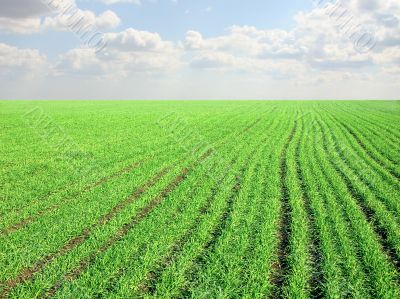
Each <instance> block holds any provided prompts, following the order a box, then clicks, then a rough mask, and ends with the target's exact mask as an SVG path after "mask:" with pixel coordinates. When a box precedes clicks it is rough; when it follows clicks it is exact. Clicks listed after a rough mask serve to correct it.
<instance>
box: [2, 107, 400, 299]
mask: <svg viewBox="0 0 400 299" xmlns="http://www.w3.org/2000/svg"><path fill="white" fill-rule="evenodd" d="M0 194H1V200H0V298H47V297H56V298H150V297H159V298H188V297H193V298H277V297H282V298H320V297H324V298H347V297H350V298H399V297H400V102H384V101H379V102H378V101H377V102H346V101H342V102H339V101H338V102H335V101H311V102H294V101H288V102H278V101H269V102H261V101H258V102H257V101H237V102H229V101H213V102H211V101H210V102H206V101H204V102H202V101H193V102H190V101H186V102H178V101H170V102H161V101H160V102H156V101H154V102H152V101H148V102H146V101H138V102H128V101H127V102H122V101H102V102H63V101H61V102H35V101H21V102H6V101H2V102H0Z"/></svg>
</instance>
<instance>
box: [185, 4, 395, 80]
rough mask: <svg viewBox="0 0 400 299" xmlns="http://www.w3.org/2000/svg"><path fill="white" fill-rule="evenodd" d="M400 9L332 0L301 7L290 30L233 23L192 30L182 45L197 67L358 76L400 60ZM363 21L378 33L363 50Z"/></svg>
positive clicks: (393, 5)
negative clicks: (217, 32) (215, 31)
mask: <svg viewBox="0 0 400 299" xmlns="http://www.w3.org/2000/svg"><path fill="white" fill-rule="evenodd" d="M325 2H326V1H325ZM343 12H345V13H344V14H343ZM399 12H400V10H399V2H398V1H378V0H376V1H367V2H365V1H357V0H352V1H348V2H346V3H345V4H344V5H343V6H340V7H338V6H335V4H332V3H331V2H328V3H324V4H323V5H320V6H316V7H314V9H312V10H311V11H308V12H299V13H298V14H297V15H296V16H295V21H296V26H295V27H294V28H293V29H291V30H281V29H269V30H261V29H258V28H255V27H251V26H232V27H230V28H229V29H228V31H227V33H226V34H224V35H221V36H218V37H213V38H204V37H203V36H202V34H201V33H200V32H196V31H188V32H187V34H186V39H185V43H184V44H185V49H186V51H187V52H188V53H190V55H189V57H190V60H191V61H190V65H191V66H192V67H193V68H201V69H224V70H227V71H248V72H265V73H269V74H274V75H275V76H278V77H280V76H282V75H285V74H286V75H288V76H289V75H290V73H291V72H292V71H293V70H296V71H297V72H298V75H299V76H302V75H303V74H304V73H305V70H315V71H317V72H319V73H320V74H324V73H325V74H329V76H330V77H332V73H334V72H341V73H342V74H346V76H341V77H343V78H347V77H348V76H350V75H354V76H356V77H357V76H358V73H359V72H360V70H364V71H365V72H373V70H374V69H376V68H379V67H383V68H385V67H388V66H389V65H390V64H395V63H398V53H399V46H400V39H399V34H400V30H399V27H398V26H397V27H396V26H394V25H396V24H397V22H398V16H399ZM338 16H342V18H343V16H345V17H346V18H344V19H340V18H338ZM383 16H385V20H386V21H384V22H382V18H383ZM338 21H339V23H338ZM358 21H359V22H358ZM351 22H353V23H351ZM346 25H347V26H348V27H346ZM349 25H351V26H352V27H349ZM363 26H365V27H366V28H367V29H368V30H372V32H375V39H376V40H375V43H376V44H374V45H375V47H371V49H368V50H370V51H364V52H363V51H359V49H358V48H357V45H355V40H354V37H356V38H357V37H359V38H360V39H361V38H362V34H360V33H359V31H360V32H364V31H362V30H366V29H364V28H363ZM343 29H346V30H347V32H345V31H344V30H343ZM357 30H359V31H357ZM356 42H357V40H356ZM271 71H272V72H271Z"/></svg>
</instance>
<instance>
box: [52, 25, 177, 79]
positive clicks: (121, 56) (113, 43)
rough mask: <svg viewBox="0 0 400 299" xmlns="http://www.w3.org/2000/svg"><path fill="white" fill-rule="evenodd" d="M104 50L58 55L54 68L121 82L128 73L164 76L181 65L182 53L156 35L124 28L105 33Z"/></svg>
mask: <svg viewBox="0 0 400 299" xmlns="http://www.w3.org/2000/svg"><path fill="white" fill-rule="evenodd" d="M104 40H105V42H106V44H107V48H106V49H105V50H104V51H102V52H100V53H96V52H95V50H94V49H74V50H71V51H69V52H68V53H66V54H65V55H62V56H61V58H60V61H59V63H58V65H57V67H56V69H57V72H58V73H59V74H69V73H78V74H85V75H90V76H94V77H98V78H104V77H107V78H121V77H126V76H128V75H129V74H132V73H140V72H142V73H144V74H145V73H154V72H158V73H160V72H161V73H168V72H170V71H174V70H176V69H177V68H179V67H180V66H181V65H182V61H181V55H182V49H181V47H179V46H178V45H175V44H173V43H172V42H168V41H164V40H162V38H161V37H160V36H159V35H158V34H156V33H151V32H147V31H139V30H135V29H132V28H128V29H126V30H125V31H122V32H119V33H106V34H105V35H104Z"/></svg>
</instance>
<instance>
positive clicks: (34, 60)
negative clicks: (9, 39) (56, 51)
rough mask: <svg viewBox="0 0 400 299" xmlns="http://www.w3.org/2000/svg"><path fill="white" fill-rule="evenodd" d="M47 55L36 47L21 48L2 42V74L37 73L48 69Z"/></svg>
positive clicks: (0, 50)
mask: <svg viewBox="0 0 400 299" xmlns="http://www.w3.org/2000/svg"><path fill="white" fill-rule="evenodd" d="M47 66H48V63H47V59H46V56H44V55H43V54H41V53H40V52H39V51H38V50H35V49H19V48H17V47H13V46H10V45H7V44H4V43H0V76H2V77H6V76H14V75H21V74H22V76H25V75H29V76H32V75H33V74H37V73H40V72H43V70H46V68H47Z"/></svg>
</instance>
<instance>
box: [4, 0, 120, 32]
mask: <svg viewBox="0 0 400 299" xmlns="http://www.w3.org/2000/svg"><path fill="white" fill-rule="evenodd" d="M13 1H14V0H13ZM46 1H47V3H48V4H49V5H48V6H47V5H45V4H43V3H46ZM46 1H43V3H42V0H15V2H14V3H11V1H9V0H5V2H0V32H1V31H2V32H5V33H17V34H31V33H37V32H41V31H45V30H57V31H66V30H70V27H77V26H82V24H83V23H84V24H85V25H86V26H88V25H90V26H91V27H96V28H97V29H99V30H109V29H113V28H115V27H117V26H118V25H119V24H120V23H121V19H120V18H119V17H118V15H117V14H116V13H115V12H113V11H111V10H107V11H105V12H103V13H101V14H99V15H96V14H95V13H94V12H92V11H90V10H81V9H79V8H78V7H77V6H76V4H75V0H59V1H51V0H46ZM27 7H28V8H29V9H27ZM1 9H4V10H1Z"/></svg>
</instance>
